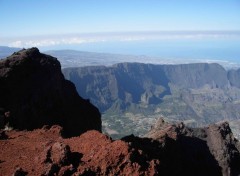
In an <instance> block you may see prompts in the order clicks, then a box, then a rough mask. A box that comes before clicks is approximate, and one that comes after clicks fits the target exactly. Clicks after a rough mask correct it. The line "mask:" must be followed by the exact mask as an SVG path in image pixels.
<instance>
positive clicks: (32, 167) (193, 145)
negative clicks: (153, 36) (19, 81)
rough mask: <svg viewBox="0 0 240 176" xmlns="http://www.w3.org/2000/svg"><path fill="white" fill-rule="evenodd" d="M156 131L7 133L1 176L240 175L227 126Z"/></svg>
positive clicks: (1, 143) (0, 149)
mask: <svg viewBox="0 0 240 176" xmlns="http://www.w3.org/2000/svg"><path fill="white" fill-rule="evenodd" d="M161 124H162V125H161ZM156 125H160V126H158V127H157V128H153V129H152V131H151V132H150V133H149V136H150V137H151V138H146V137H145V138H139V137H135V136H133V135H131V136H127V137H124V138H123V139H122V140H115V141H114V140H112V139H111V138H109V137H108V136H106V135H104V134H101V133H100V132H98V131H95V130H91V131H88V132H85V133H83V134H82V135H80V136H78V137H72V138H62V137H61V133H60V131H61V128H60V127H58V126H53V127H51V128H46V127H44V128H42V129H37V130H34V131H15V130H12V131H6V135H7V136H8V138H7V139H2V140H0V156H1V162H0V171H1V175H11V174H12V173H14V172H15V171H16V168H21V169H22V170H23V171H24V172H25V173H28V174H29V175H136V176H138V175H147V176H148V175H149V176H153V175H163V176H177V175H187V176H202V175H204V176H218V175H219V176H220V175H223V176H238V175H239V174H240V170H239V163H240V160H239V158H240V157H239V156H240V155H239V142H238V141H237V140H235V139H234V138H233V136H232V133H231V130H230V129H229V126H228V124H227V123H225V122H224V123H220V124H215V125H211V126H209V127H206V128H203V129H191V128H186V127H185V125H184V124H183V123H180V124H176V125H172V124H169V123H165V122H164V121H163V120H161V121H160V122H159V123H157V124H156ZM157 133H158V134H157ZM153 138H154V139H153Z"/></svg>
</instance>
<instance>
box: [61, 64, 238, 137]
mask: <svg viewBox="0 0 240 176" xmlns="http://www.w3.org/2000/svg"><path fill="white" fill-rule="evenodd" d="M63 73H64V75H65V78H66V79H69V80H71V81H72V82H74V84H75V85H76V88H77V91H78V92H81V96H83V97H88V98H89V99H90V101H91V102H92V103H93V104H94V105H96V106H97V107H99V109H100V111H101V112H102V113H103V119H105V125H106V128H110V129H111V130H113V131H114V132H113V133H114V134H119V130H120V127H121V128H123V130H122V132H123V131H125V130H126V131H128V130H129V131H128V132H129V133H135V134H144V132H146V131H147V129H146V126H148V129H149V127H150V126H151V124H152V123H154V119H157V118H158V117H160V116H164V117H166V118H168V119H169V120H170V121H179V120H185V121H186V122H187V124H190V125H191V126H202V125H206V124H209V123H214V122H217V121H221V120H237V119H240V110H239V109H240V101H239V100H240V69H238V70H230V71H227V70H225V69H224V68H223V67H222V66H221V65H219V64H207V63H196V64H180V65H153V64H142V63H120V64H115V65H113V66H111V67H105V66H91V67H80V68H65V69H63ZM117 115H119V116H121V117H120V118H118V119H116V118H117V117H116V116H117ZM116 120H120V122H119V123H120V125H119V124H118V125H114V121H116ZM103 121H104V120H103ZM186 122H185V123H186ZM126 123H127V124H130V123H133V124H134V123H137V124H135V125H139V126H140V127H139V128H140V129H136V128H135V129H131V130H130V128H134V125H133V126H131V127H130V126H129V127H126V128H128V130H127V129H125V127H124V126H127V125H126ZM119 126H120V127H119ZM144 126H145V127H144ZM117 128H119V129H117ZM111 130H110V131H111ZM120 133H121V132H120Z"/></svg>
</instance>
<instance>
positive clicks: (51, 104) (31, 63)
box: [0, 48, 101, 136]
mask: <svg viewBox="0 0 240 176" xmlns="http://www.w3.org/2000/svg"><path fill="white" fill-rule="evenodd" d="M0 113H1V114H0V115H1V117H2V119H4V121H5V123H9V126H11V127H13V128H16V129H20V130H23V129H28V130H32V129H35V128H40V127H42V126H43V125H53V124H59V125H61V126H62V127H63V132H64V135H66V136H75V135H79V134H81V133H83V132H85V131H87V130H90V129H95V130H99V131H101V117H100V113H99V111H98V109H97V108H96V107H94V106H93V105H92V104H91V103H90V102H89V101H88V100H84V99H82V98H81V97H80V96H79V95H78V93H77V92H76V89H75V86H74V84H72V83H71V82H70V81H67V80H65V79H64V76H63V74H62V72H61V66H60V63H59V62H58V61H57V59H56V58H53V57H51V56H48V55H45V54H41V53H40V52H39V50H38V49H37V48H31V49H28V50H21V51H19V52H17V53H14V54H13V55H12V56H9V57H7V58H6V59H4V60H1V61H0Z"/></svg>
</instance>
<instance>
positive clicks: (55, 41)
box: [0, 31, 240, 48]
mask: <svg viewBox="0 0 240 176" xmlns="http://www.w3.org/2000/svg"><path fill="white" fill-rule="evenodd" d="M236 37H238V38H240V32H238V31H237V32H218V31H216V32H207V31H205V32H198V31H192V32H191V31H190V32H184V31H176V32H174V31H170V32H169V31H165V32H164V31H163V32H131V33H130V32H129V33H127V32H125V33H95V34H76V35H62V36H38V37H26V38H21V39H17V40H13V39H11V40H9V41H8V42H7V44H4V45H8V46H11V47H25V48H28V47H33V46H35V47H48V46H56V45H71V44H83V43H94V42H107V41H126V42H127V41H128V42H131V41H141V40H178V39H197V40H202V39H206V38H207V39H209V38H211V39H221V38H224V39H225V38H236ZM0 44H2V43H0Z"/></svg>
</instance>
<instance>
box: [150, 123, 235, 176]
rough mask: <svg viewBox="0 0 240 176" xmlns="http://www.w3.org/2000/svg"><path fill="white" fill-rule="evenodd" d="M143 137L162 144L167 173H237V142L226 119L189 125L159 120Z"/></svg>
mask: <svg viewBox="0 0 240 176" xmlns="http://www.w3.org/2000/svg"><path fill="white" fill-rule="evenodd" d="M146 136H147V137H149V138H152V139H154V140H157V141H161V142H164V143H165V145H164V148H163V150H165V152H164V155H165V156H166V157H167V158H165V159H164V160H165V161H166V162H167V163H166V165H167V166H168V167H167V168H168V169H167V172H168V171H171V172H172V173H169V175H175V174H176V173H174V172H175V171H177V172H178V173H180V174H179V175H223V176H237V175H239V174H240V148H239V141H237V140H236V139H235V138H234V136H233V134H232V132H231V129H230V127H229V124H228V123H227V122H219V123H217V124H213V125H210V126H208V127H205V128H188V127H186V126H185V125H184V124H183V123H179V124H175V125H172V124H169V123H167V122H164V120H163V119H160V120H159V121H158V122H157V123H156V125H155V126H154V127H153V128H152V129H151V131H150V132H149V133H148V134H147V135H146ZM173 160H174V162H172V161H173ZM161 161H162V160H161ZM169 166H170V168H169ZM174 170H175V171H174Z"/></svg>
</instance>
